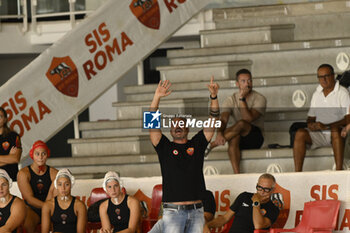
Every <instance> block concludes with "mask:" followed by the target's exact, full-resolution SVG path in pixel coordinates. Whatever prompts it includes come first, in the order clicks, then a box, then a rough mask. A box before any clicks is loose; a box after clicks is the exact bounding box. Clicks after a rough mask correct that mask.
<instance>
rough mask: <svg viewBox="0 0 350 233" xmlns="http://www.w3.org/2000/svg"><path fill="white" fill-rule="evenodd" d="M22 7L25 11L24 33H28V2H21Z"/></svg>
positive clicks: (23, 0)
mask: <svg viewBox="0 0 350 233" xmlns="http://www.w3.org/2000/svg"><path fill="white" fill-rule="evenodd" d="M21 6H22V10H23V28H22V32H26V31H28V10H27V0H21Z"/></svg>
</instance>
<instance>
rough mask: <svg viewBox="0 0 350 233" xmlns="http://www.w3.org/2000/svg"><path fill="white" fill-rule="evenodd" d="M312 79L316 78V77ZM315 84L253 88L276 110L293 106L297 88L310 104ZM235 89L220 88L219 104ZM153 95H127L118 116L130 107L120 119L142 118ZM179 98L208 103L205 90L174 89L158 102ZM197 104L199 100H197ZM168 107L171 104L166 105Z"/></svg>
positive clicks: (201, 104) (203, 105) (204, 105)
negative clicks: (124, 104) (144, 109)
mask: <svg viewBox="0 0 350 233" xmlns="http://www.w3.org/2000/svg"><path fill="white" fill-rule="evenodd" d="M314 79H316V77H315V78H314ZM315 81H317V80H315ZM317 85H318V84H317V83H311V84H303V85H301V84H291V85H280V86H268V87H266V86H258V85H256V86H255V87H254V90H256V91H257V92H259V93H261V94H262V95H264V96H265V97H266V99H267V108H276V110H278V109H280V110H283V109H285V108H295V106H294V104H293V101H292V97H293V93H294V92H295V91H297V90H298V91H302V92H303V93H304V95H305V105H304V107H308V106H310V101H311V97H312V94H313V92H314V91H315V89H316V87H317ZM236 91H237V88H226V89H224V88H221V89H220V91H219V95H218V98H219V104H220V106H222V103H223V101H224V100H225V99H226V97H228V96H231V95H232V94H233V93H234V92H236ZM277 93H283V94H280V96H278V98H276V94H277ZM153 96H154V94H153V93H150V94H134V95H128V96H127V100H128V101H129V102H127V103H128V104H127V106H126V107H123V106H119V107H118V108H117V112H118V116H119V114H126V113H127V112H126V110H124V109H126V108H127V109H129V108H130V109H132V111H133V112H132V114H130V115H128V116H127V117H124V118H122V119H127V118H128V117H131V119H136V117H138V118H139V119H141V118H142V114H141V110H142V107H145V106H149V105H150V103H151V101H152V99H153ZM181 98H200V99H201V101H204V102H203V103H200V105H198V106H197V107H198V108H200V107H202V108H205V107H206V106H208V104H209V98H208V91H207V90H191V91H186V90H184V91H174V92H172V93H171V95H169V96H167V97H165V98H164V100H163V99H162V100H161V102H160V103H161V104H163V106H165V104H166V103H164V102H163V101H165V100H176V99H181ZM145 100H148V102H146V103H145V104H144V105H142V106H140V105H138V104H134V103H137V102H134V101H145ZM198 104H199V102H198ZM113 106H115V107H117V106H116V105H113ZM168 107H169V108H170V107H171V106H168ZM167 110H168V109H167ZM119 111H120V113H119ZM130 112H131V111H130ZM202 112H205V115H206V114H207V112H206V111H204V110H203V111H202ZM118 119H119V118H118Z"/></svg>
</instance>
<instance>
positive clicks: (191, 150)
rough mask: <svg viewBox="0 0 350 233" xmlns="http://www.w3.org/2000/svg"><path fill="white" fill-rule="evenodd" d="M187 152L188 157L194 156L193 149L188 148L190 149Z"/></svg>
mask: <svg viewBox="0 0 350 233" xmlns="http://www.w3.org/2000/svg"><path fill="white" fill-rule="evenodd" d="M186 152H187V154H188V155H193V153H194V148H193V147H190V148H188V149H187V150H186Z"/></svg>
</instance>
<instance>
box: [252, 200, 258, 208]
mask: <svg viewBox="0 0 350 233" xmlns="http://www.w3.org/2000/svg"><path fill="white" fill-rule="evenodd" d="M252 206H255V207H257V206H260V202H258V201H254V202H253V204H252Z"/></svg>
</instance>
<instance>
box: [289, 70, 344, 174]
mask: <svg viewBox="0 0 350 233" xmlns="http://www.w3.org/2000/svg"><path fill="white" fill-rule="evenodd" d="M317 77H318V82H319V85H318V87H317V89H316V91H315V92H314V94H313V96H312V99H311V104H310V110H309V112H308V118H307V128H305V129H298V131H297V132H296V134H295V139H294V146H293V155H294V165H295V171H297V172H300V171H302V169H303V163H304V158H305V152H306V148H307V147H309V148H311V149H314V148H318V147H324V146H332V148H333V153H334V160H335V165H336V169H337V170H342V169H343V159H344V140H343V138H342V137H341V128H342V127H343V126H345V124H346V121H347V120H346V118H348V117H349V116H350V115H349V106H350V97H349V92H348V90H347V89H346V88H345V87H343V86H340V85H339V82H338V81H336V80H335V78H334V70H333V67H332V66H331V65H329V64H322V65H320V66H319V67H318V69H317Z"/></svg>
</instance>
